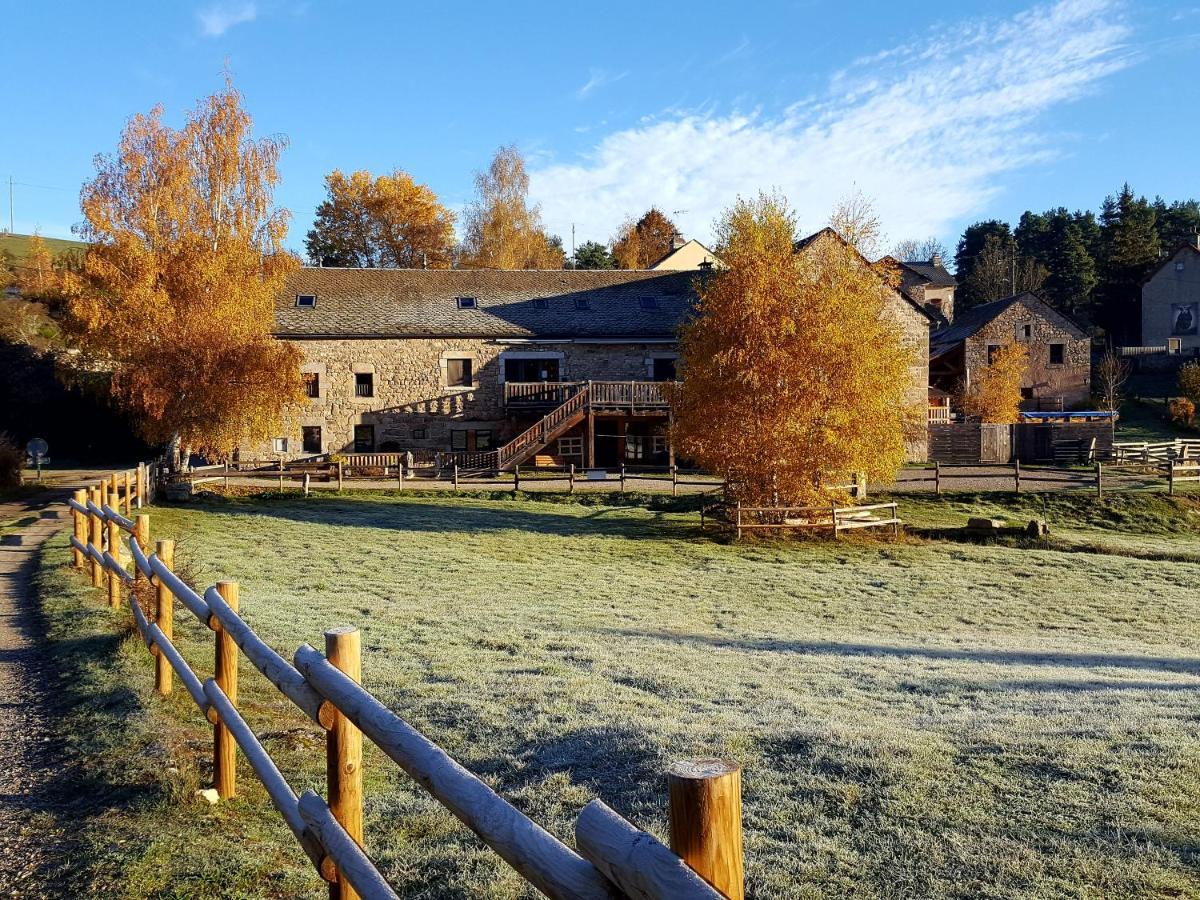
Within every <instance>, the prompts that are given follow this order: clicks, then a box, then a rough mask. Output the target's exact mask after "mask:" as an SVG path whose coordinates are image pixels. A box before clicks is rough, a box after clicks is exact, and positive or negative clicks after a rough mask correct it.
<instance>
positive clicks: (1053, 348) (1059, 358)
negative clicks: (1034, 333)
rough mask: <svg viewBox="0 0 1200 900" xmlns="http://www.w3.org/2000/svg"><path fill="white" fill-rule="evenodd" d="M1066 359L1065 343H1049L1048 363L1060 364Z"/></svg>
mask: <svg viewBox="0 0 1200 900" xmlns="http://www.w3.org/2000/svg"><path fill="white" fill-rule="evenodd" d="M1066 361H1067V345H1066V344H1051V345H1050V365H1052V366H1061V365H1063V364H1064V363H1065V362H1066Z"/></svg>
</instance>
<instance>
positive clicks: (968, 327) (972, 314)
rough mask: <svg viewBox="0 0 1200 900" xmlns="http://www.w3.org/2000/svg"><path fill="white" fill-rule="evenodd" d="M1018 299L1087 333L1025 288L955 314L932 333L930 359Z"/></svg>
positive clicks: (1084, 334) (1081, 333) (1080, 335)
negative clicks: (944, 324) (944, 326)
mask: <svg viewBox="0 0 1200 900" xmlns="http://www.w3.org/2000/svg"><path fill="white" fill-rule="evenodd" d="M1018 301H1020V302H1023V303H1025V304H1027V305H1028V306H1032V307H1034V308H1035V309H1038V310H1039V311H1040V312H1041V314H1042V315H1043V316H1045V317H1046V318H1050V319H1055V320H1057V321H1060V322H1062V323H1064V325H1066V326H1067V328H1069V329H1070V330H1072V331H1074V332H1075V334H1076V337H1078V338H1085V337H1087V332H1086V331H1084V330H1083V329H1082V328H1080V327H1079V325H1078V324H1077V323H1075V322H1073V321H1072V320H1071V319H1069V318H1067V317H1066V316H1064V315H1063V314H1062V313H1060V312H1058V311H1057V310H1056V309H1054V308H1053V307H1051V306H1050V304H1048V303H1046V301H1045V300H1043V299H1042V298H1041V297H1039V296H1038V295H1037V294H1035V293H1033V292H1032V291H1025V292H1024V293H1020V294H1013V295H1012V296H1011V297H1002V298H1001V299H999V300H993V301H991V302H990V303H984V304H981V305H980V306H976V307H973V308H971V309H968V310H966V311H965V312H962V313H960V314H957V315H955V317H954V322H953V323H952V324H951V325H950V326H949V327H948V328H939V329H938V330H937V331H934V332H933V333H932V334H930V335H929V357H930V359H932V358H934V357H937V356H941V355H942V354H944V353H946V352H947V351H950V350H953V349H954V348H955V347H957V346H958V345H959V344H961V343H962V342H963V341H965V340H966V339H967V338H969V337H971V336H972V335H973V334H975V333H976V332H977V331H979V330H980V329H981V328H983V327H984V326H985V325H987V324H988V323H989V322H991V321H992V320H993V319H995V318H996V317H997V316H999V315H1000V314H1001V313H1002V312H1004V311H1005V310H1006V309H1008V308H1009V307H1010V306H1012V305H1013V304H1014V303H1017V302H1018Z"/></svg>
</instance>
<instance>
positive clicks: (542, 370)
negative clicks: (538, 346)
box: [504, 357, 558, 382]
mask: <svg viewBox="0 0 1200 900" xmlns="http://www.w3.org/2000/svg"><path fill="white" fill-rule="evenodd" d="M504 380H505V381H512V382H530V381H558V360H557V359H555V358H553V357H533V358H530V357H517V358H515V359H514V358H512V357H505V359H504Z"/></svg>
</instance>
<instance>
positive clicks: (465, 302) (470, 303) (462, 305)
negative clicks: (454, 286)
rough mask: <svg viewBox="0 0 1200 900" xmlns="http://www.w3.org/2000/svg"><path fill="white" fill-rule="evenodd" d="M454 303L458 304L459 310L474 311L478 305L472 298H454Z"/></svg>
mask: <svg viewBox="0 0 1200 900" xmlns="http://www.w3.org/2000/svg"><path fill="white" fill-rule="evenodd" d="M454 302H455V303H457V304H458V308H459V309H475V308H476V307H477V306H478V305H479V304H477V303H476V302H475V298H474V297H455V298H454Z"/></svg>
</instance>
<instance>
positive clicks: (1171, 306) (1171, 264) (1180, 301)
mask: <svg viewBox="0 0 1200 900" xmlns="http://www.w3.org/2000/svg"><path fill="white" fill-rule="evenodd" d="M1142 343H1143V344H1144V345H1146V346H1147V347H1154V348H1157V349H1159V350H1160V351H1165V352H1166V353H1168V354H1172V355H1179V356H1200V235H1196V236H1195V237H1193V239H1192V241H1191V242H1190V243H1185V244H1180V245H1179V246H1178V247H1176V248H1175V250H1174V252H1172V253H1170V254H1169V255H1168V256H1167V257H1166V258H1165V259H1164V260H1163V261H1162V262H1161V263H1159V265H1158V267H1157V268H1156V269H1155V270H1154V271H1153V272H1151V273H1150V276H1149V277H1148V278H1147V279H1146V281H1145V282H1144V283H1143V285H1142Z"/></svg>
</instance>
